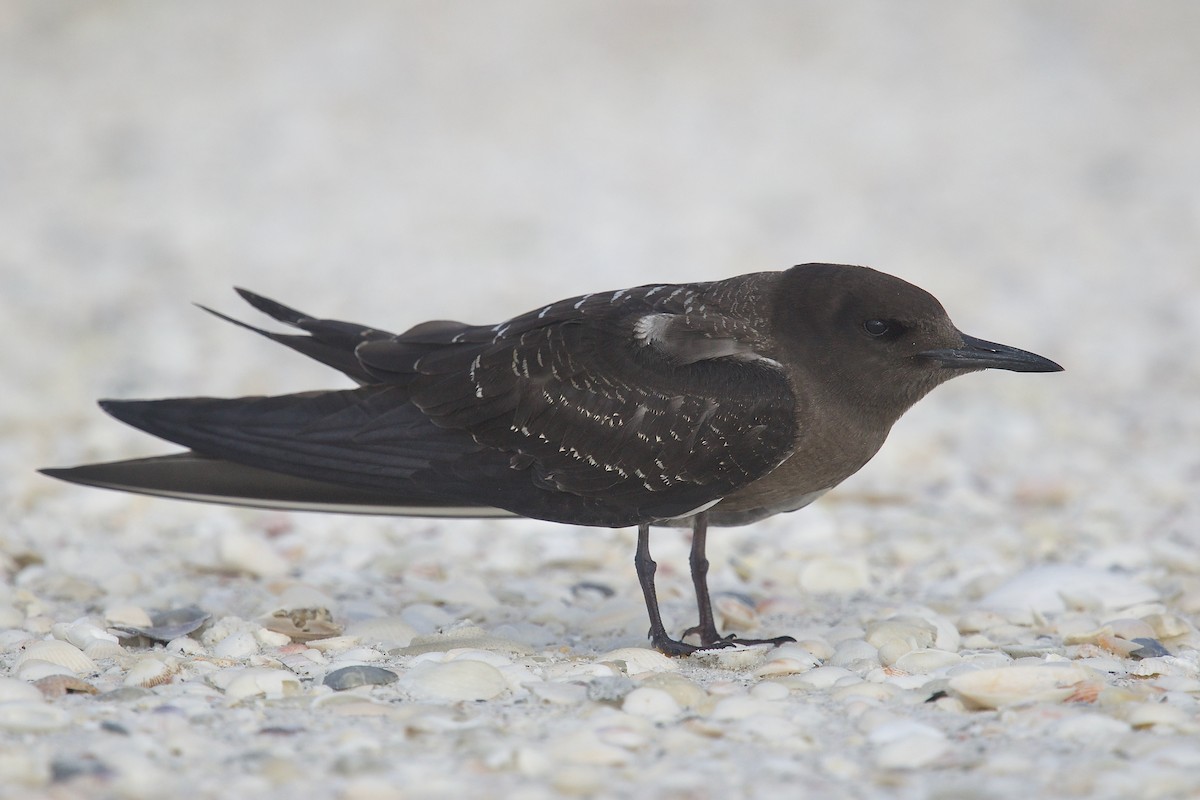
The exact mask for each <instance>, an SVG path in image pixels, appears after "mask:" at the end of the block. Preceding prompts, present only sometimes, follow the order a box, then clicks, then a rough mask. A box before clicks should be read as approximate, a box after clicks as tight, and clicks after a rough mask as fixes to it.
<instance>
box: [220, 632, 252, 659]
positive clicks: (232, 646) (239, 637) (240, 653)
mask: <svg viewBox="0 0 1200 800" xmlns="http://www.w3.org/2000/svg"><path fill="white" fill-rule="evenodd" d="M212 654H213V655H214V656H216V657H217V658H238V659H241V658H249V657H250V656H253V655H257V654H258V642H257V641H255V639H254V634H253V633H251V632H250V631H238V632H236V633H231V634H230V635H228V636H226V637H225V638H224V639H222V640H221V641H219V642H217V643H216V644H214V645H213V648H212Z"/></svg>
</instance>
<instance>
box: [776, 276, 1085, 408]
mask: <svg viewBox="0 0 1200 800" xmlns="http://www.w3.org/2000/svg"><path fill="white" fill-rule="evenodd" d="M773 318H774V320H775V328H776V330H775V334H776V336H777V337H778V341H779V342H780V343H781V345H782V347H783V349H784V353H785V354H786V355H785V358H786V359H787V361H788V363H789V364H791V365H792V366H793V368H794V369H798V370H799V372H800V373H801V374H800V376H799V381H800V382H801V383H803V384H805V385H810V386H813V387H821V388H823V389H825V390H827V391H829V392H832V393H835V394H836V395H837V396H838V397H840V398H842V399H843V400H848V401H850V402H851V403H853V404H854V405H855V406H856V407H859V408H861V409H864V410H872V411H875V412H877V413H879V414H881V415H882V416H885V417H891V418H892V419H895V418H898V417H899V416H900V414H902V413H904V411H905V410H906V409H908V407H909V406H911V405H912V404H913V403H915V402H916V401H917V400H919V399H921V397H923V396H924V395H925V394H926V393H928V392H929V391H930V390H931V389H933V388H934V387H935V386H937V385H938V384H940V383H943V382H945V381H947V380H949V379H950V378H953V377H955V376H956V375H962V374H965V373H967V372H974V371H976V370H981V369H1004V370H1011V371H1014V372H1057V371H1060V370H1061V369H1062V367H1060V366H1059V365H1058V364H1056V363H1054V362H1053V361H1050V360H1049V359H1047V358H1043V357H1042V356H1039V355H1035V354H1033V353H1030V352H1026V351H1025V350H1018V349H1017V348H1015V347H1009V346H1008V345H1002V344H996V343H994V342H988V341H984V340H983V339H976V338H975V337H973V336H968V335H966V334H964V333H962V332H961V331H959V330H958V329H957V328H956V327H955V326H954V323H952V322H951V321H950V317H949V316H948V315H947V314H946V310H945V309H944V308H942V304H941V303H939V302H938V300H937V298H935V297H934V296H933V295H931V294H929V292H926V291H925V290H923V289H920V288H918V287H916V286H913V285H912V284H910V283H907V282H905V281H902V280H900V279H899V278H895V277H892V276H891V275H886V274H884V273H882V272H877V271H876V270H873V269H869V268H867V267H854V266H844V265H838V264H802V265H800V266H797V267H793V268H792V269H790V270H788V271H787V272H785V273H784V275H783V279H782V282H781V290H780V292H779V293H778V295H777V298H776V306H775V308H774V313H773ZM818 391H820V389H818Z"/></svg>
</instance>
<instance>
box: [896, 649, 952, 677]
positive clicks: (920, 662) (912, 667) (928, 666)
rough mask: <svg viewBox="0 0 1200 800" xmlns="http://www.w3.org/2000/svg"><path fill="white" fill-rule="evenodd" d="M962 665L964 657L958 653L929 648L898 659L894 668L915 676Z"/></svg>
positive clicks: (914, 651)
mask: <svg viewBox="0 0 1200 800" xmlns="http://www.w3.org/2000/svg"><path fill="white" fill-rule="evenodd" d="M961 663H962V656H960V655H959V654H958V653H948V652H946V651H945V650H934V649H932V648H929V649H923V650H913V651H912V652H911V653H907V654H905V655H903V656H901V657H900V658H898V659H896V661H895V662H894V663H893V665H892V666H894V667H895V668H896V669H899V670H903V671H904V672H908V673H910V674H913V675H928V674H929V673H931V672H937V671H938V670H939V669H945V668H946V667H953V666H955V665H956V664H961Z"/></svg>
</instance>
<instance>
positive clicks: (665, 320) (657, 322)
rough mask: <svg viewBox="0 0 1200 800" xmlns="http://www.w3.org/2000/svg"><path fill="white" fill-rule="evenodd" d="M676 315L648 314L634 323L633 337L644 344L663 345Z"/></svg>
mask: <svg viewBox="0 0 1200 800" xmlns="http://www.w3.org/2000/svg"><path fill="white" fill-rule="evenodd" d="M674 318H675V315H674V314H646V315H645V316H642V317H638V321H637V322H635V323H633V337H634V338H635V339H637V340H638V341H639V342H641V343H642V344H662V343H663V342H665V341H666V335H665V334H666V330H667V326H669V325H670V324H671V321H672V320H673V319H674Z"/></svg>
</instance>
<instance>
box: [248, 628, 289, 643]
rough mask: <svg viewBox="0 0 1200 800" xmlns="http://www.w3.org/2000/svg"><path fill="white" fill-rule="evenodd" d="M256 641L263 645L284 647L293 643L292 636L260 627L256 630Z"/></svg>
mask: <svg viewBox="0 0 1200 800" xmlns="http://www.w3.org/2000/svg"><path fill="white" fill-rule="evenodd" d="M254 641H256V642H258V643H259V644H260V645H262V646H263V647H283V646H284V645H288V644H291V643H292V637H291V636H288V635H287V634H286V633H279V632H278V631H273V630H270V629H268V628H259V629H258V630H256V631H255V632H254Z"/></svg>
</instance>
